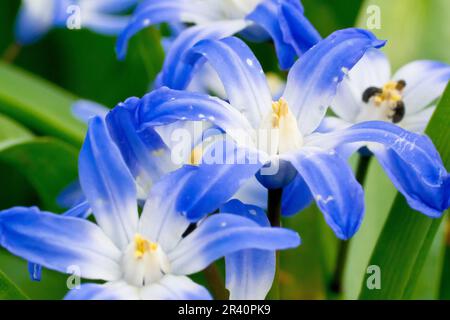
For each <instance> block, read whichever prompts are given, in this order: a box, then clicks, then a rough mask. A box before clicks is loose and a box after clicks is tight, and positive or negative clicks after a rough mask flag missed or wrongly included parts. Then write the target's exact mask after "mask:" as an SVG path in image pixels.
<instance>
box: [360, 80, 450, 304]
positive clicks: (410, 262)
mask: <svg viewBox="0 0 450 320" xmlns="http://www.w3.org/2000/svg"><path fill="white" fill-rule="evenodd" d="M449 123H450V86H449V87H448V88H447V90H446V91H445V93H444V96H443V97H442V99H441V101H440V103H439V104H438V107H437V109H436V111H435V113H434V115H433V117H432V119H431V121H430V124H429V126H428V128H427V131H426V132H427V134H428V136H429V137H430V138H431V139H432V140H433V142H434V144H435V146H436V148H437V149H438V151H439V152H440V154H441V157H442V160H443V162H444V165H445V166H446V167H447V168H448V167H450V145H449V144H448V141H450V127H449V126H448V124H449ZM443 219H444V218H441V219H431V218H428V217H426V216H425V215H423V214H421V213H419V212H416V211H414V210H412V209H410V208H409V207H408V205H407V203H406V201H405V199H404V197H403V196H402V195H400V194H398V195H397V196H396V199H395V202H394V205H393V207H392V208H391V211H390V213H389V216H388V219H387V221H386V224H385V226H384V228H383V231H382V233H381V235H380V238H379V240H378V242H377V244H376V247H375V250H374V253H373V255H372V258H371V259H370V263H369V264H370V265H377V266H379V267H380V269H381V279H382V283H381V289H379V290H378V289H373V290H370V289H369V288H368V287H367V286H366V281H365V280H364V281H363V284H362V289H361V295H360V298H361V299H402V298H410V297H411V296H412V294H413V292H414V289H415V286H416V283H417V280H418V278H419V276H420V272H421V270H422V267H423V265H424V263H425V261H426V258H427V257H428V254H429V251H430V247H431V245H432V243H433V241H434V239H435V237H436V234H437V232H438V230H439V227H440V225H441V223H442V221H443ZM366 278H367V277H366Z"/></svg>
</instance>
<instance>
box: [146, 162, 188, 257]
mask: <svg viewBox="0 0 450 320" xmlns="http://www.w3.org/2000/svg"><path fill="white" fill-rule="evenodd" d="M195 170H196V168H195V167H191V166H185V167H183V168H180V169H179V170H176V171H174V172H172V173H170V174H167V175H165V176H164V177H163V178H162V179H161V180H160V181H159V182H158V183H156V184H155V185H154V186H153V187H152V190H151V192H150V195H149V197H148V199H147V201H146V202H145V206H144V209H143V211H142V215H141V219H140V224H139V229H140V233H142V234H143V235H145V236H147V237H148V238H149V239H151V240H152V241H154V242H158V243H160V244H161V246H162V248H163V249H164V251H165V252H168V251H170V250H172V249H173V247H174V246H176V245H177V244H178V242H180V240H181V238H182V235H183V233H184V232H185V231H186V229H187V228H188V227H189V225H190V221H188V220H187V219H186V217H184V216H183V215H182V214H181V212H180V211H179V210H177V208H176V202H177V199H178V197H179V194H180V193H182V192H183V190H184V189H185V188H186V185H187V183H188V181H189V179H190V178H191V177H192V176H193V175H194V172H195Z"/></svg>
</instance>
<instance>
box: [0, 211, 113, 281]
mask: <svg viewBox="0 0 450 320" xmlns="http://www.w3.org/2000/svg"><path fill="white" fill-rule="evenodd" d="M0 245H1V246H2V247H4V248H5V249H7V250H8V251H10V252H11V253H12V254H14V255H17V256H19V257H22V258H24V259H26V260H29V261H33V262H34V263H36V264H39V265H42V266H45V267H46V268H49V269H52V270H56V271H59V272H63V273H67V272H69V270H68V268H69V267H71V266H77V267H78V268H80V271H81V276H82V277H83V278H88V279H102V280H115V279H118V278H119V277H120V276H121V271H120V266H119V261H120V257H121V252H120V251H119V250H118V249H117V247H115V246H114V244H113V243H112V242H111V240H110V239H109V238H108V237H107V236H106V235H105V234H104V233H103V232H102V230H101V229H100V228H98V227H97V226H96V225H95V224H93V223H92V222H89V221H86V220H83V219H79V218H73V217H65V216H61V215H56V214H52V213H47V212H40V211H39V210H38V209H36V208H20V207H18V208H12V209H9V210H5V211H2V212H1V213H0Z"/></svg>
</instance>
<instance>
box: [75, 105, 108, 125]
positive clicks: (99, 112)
mask: <svg viewBox="0 0 450 320" xmlns="http://www.w3.org/2000/svg"><path fill="white" fill-rule="evenodd" d="M108 111H109V109H108V108H106V107H105V106H102V105H101V104H98V103H96V102H93V101H89V100H78V101H76V102H75V103H74V104H72V114H73V115H74V116H75V117H76V118H77V119H79V120H81V121H83V122H85V123H88V121H89V119H90V118H92V117H94V116H100V117H105V116H106V114H107V113H108Z"/></svg>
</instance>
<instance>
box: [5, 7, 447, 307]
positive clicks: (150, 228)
mask: <svg viewBox="0 0 450 320" xmlns="http://www.w3.org/2000/svg"><path fill="white" fill-rule="evenodd" d="M94 3H95V4H94ZM74 4H75V5H79V6H80V7H81V8H82V12H83V14H84V12H86V13H85V17H86V18H85V19H84V21H83V23H84V25H85V26H86V27H88V28H91V29H93V30H96V31H99V32H104V33H111V32H112V30H115V31H119V33H120V34H119V37H118V41H117V47H116V51H117V53H118V56H119V58H123V57H124V56H125V54H126V50H127V43H128V41H129V40H130V38H131V37H132V36H133V35H135V34H136V33H138V32H139V31H140V30H141V29H144V28H146V27H149V26H151V25H160V24H162V23H165V24H166V25H167V26H168V27H169V29H170V37H168V38H167V39H164V43H165V48H166V60H165V63H164V66H163V68H162V70H161V72H160V74H159V76H158V78H157V80H156V81H155V83H154V84H153V87H152V88H153V89H152V91H151V92H149V93H148V94H146V95H145V96H143V97H142V98H136V97H131V98H129V99H127V100H126V101H124V102H122V103H119V104H118V105H117V106H115V107H114V108H113V109H112V110H107V109H105V108H103V107H102V106H98V105H95V104H92V103H90V102H78V103H77V104H76V106H75V108H74V110H76V113H77V115H78V116H79V117H80V118H83V119H85V120H86V121H87V122H88V131H87V134H86V138H85V141H84V144H83V147H82V149H81V152H80V156H79V183H75V184H74V185H73V186H71V187H70V188H69V189H67V190H65V192H64V194H62V196H61V199H60V200H61V202H62V203H64V204H65V205H66V206H68V211H67V212H65V213H64V214H61V215H57V214H54V213H49V212H43V211H41V210H39V209H38V208H35V207H33V208H24V207H15V208H12V209H9V210H5V211H3V212H1V213H0V245H1V246H2V247H4V248H5V249H7V250H9V251H10V252H11V253H13V254H15V255H17V256H20V257H22V258H24V259H26V260H28V261H30V265H31V270H32V277H33V278H40V276H39V273H40V272H39V271H40V268H41V266H43V267H46V268H49V269H53V270H57V271H59V272H62V273H67V272H69V271H68V270H70V267H71V266H78V267H79V268H80V270H81V276H82V277H83V278H84V279H91V280H101V281H103V283H98V282H96V283H85V284H83V285H82V286H81V288H79V289H72V290H71V291H69V293H68V294H67V296H66V298H67V299H209V298H211V295H210V293H209V292H208V290H207V289H206V288H205V287H203V286H201V285H199V284H196V283H195V282H193V281H192V280H191V279H190V278H189V277H188V275H191V274H194V273H197V272H199V271H202V270H204V269H205V268H207V267H208V266H209V265H211V264H212V263H213V262H214V261H216V260H218V259H220V258H223V257H224V258H225V267H226V287H227V289H228V290H229V292H230V298H232V299H264V298H265V297H266V295H267V293H268V292H269V290H270V288H271V286H272V282H273V279H274V275H275V271H276V251H277V250H284V249H289V248H294V247H297V246H298V245H299V244H300V238H299V236H298V234H297V233H296V232H295V231H293V230H288V229H285V228H281V227H280V214H281V215H284V216H291V215H293V214H296V213H298V212H300V211H302V210H303V209H304V208H306V207H307V206H308V205H309V204H310V203H311V202H313V201H314V202H315V203H316V205H317V206H318V208H319V209H320V210H321V212H322V213H323V215H324V218H325V220H326V222H327V224H328V225H329V226H330V228H332V230H333V232H334V233H335V234H336V236H337V237H338V238H340V239H343V240H346V239H349V238H351V237H352V236H353V235H354V234H355V233H356V232H357V231H358V229H359V227H360V225H361V222H362V219H363V216H364V190H363V187H362V186H361V184H360V181H357V179H356V178H355V175H354V173H353V170H352V168H351V166H350V165H349V162H348V157H349V156H350V155H352V154H353V153H355V152H359V153H361V154H364V156H371V155H374V156H375V157H376V158H377V159H378V161H379V162H380V164H381V165H382V167H383V168H384V170H385V171H386V173H387V175H388V176H389V178H390V179H391V180H392V182H393V184H394V185H395V187H396V188H397V189H398V190H399V191H400V192H401V193H402V194H403V195H404V196H405V198H406V200H407V202H408V204H409V205H410V206H411V207H412V208H413V209H415V210H417V211H419V212H422V213H423V214H425V215H427V216H429V217H432V218H436V217H440V216H441V215H442V213H443V212H444V211H445V210H446V209H447V208H448V207H449V206H450V175H449V174H448V172H447V170H446V169H445V167H444V165H443V163H442V160H441V158H440V156H439V154H438V152H437V151H436V149H435V147H434V145H433V143H432V141H431V140H430V139H429V138H428V137H427V136H426V135H424V134H423V131H424V128H425V127H426V125H427V123H428V121H429V119H430V117H431V114H432V113H433V111H434V108H435V104H434V103H435V101H436V99H438V98H439V97H440V96H441V94H442V92H443V90H444V87H445V85H446V84H447V82H448V80H449V79H450V67H449V66H447V65H445V64H442V63H438V62H432V61H417V62H413V63H411V64H408V65H406V66H405V67H403V68H402V69H400V70H399V71H398V72H397V73H396V74H395V75H394V76H392V77H391V72H390V66H389V62H388V61H387V59H386V57H385V56H384V55H383V53H382V52H381V51H380V48H382V47H383V46H385V44H386V42H385V41H382V40H379V39H377V38H376V37H375V36H374V35H373V34H372V33H371V32H369V31H366V30H362V29H356V28H350V29H344V30H338V31H336V32H334V33H333V34H331V35H329V36H328V37H326V38H325V39H322V38H321V37H320V35H319V34H318V32H317V31H316V30H315V29H314V27H313V26H312V24H311V23H310V22H309V21H308V20H307V18H306V17H305V15H304V10H303V7H302V6H301V4H300V2H299V1H296V0H247V1H243V0H172V1H167V0H144V1H113V0H98V1H83V0H78V1H77V0H67V1H52V0H40V1H36V0H32V1H27V0H24V1H23V6H22V9H21V11H20V14H19V18H18V24H17V25H18V28H17V36H18V40H20V41H21V42H23V43H24V44H26V43H30V42H32V41H34V40H37V38H38V37H39V36H40V35H41V34H42V33H43V32H45V31H47V30H48V29H49V28H50V27H52V26H60V25H61V23H63V22H64V21H65V18H66V14H67V11H66V9H67V6H69V5H74ZM134 6H136V8H135V11H134V13H133V14H132V16H131V17H127V16H123V15H122V16H121V15H118V14H117V13H122V12H124V11H125V12H126V10H127V9H129V8H132V7H134ZM125 21H126V22H125ZM124 22H125V23H124ZM31 25H33V26H34V27H30V26H31ZM115 31H114V32H115ZM236 34H239V35H240V36H241V37H240V38H237V37H235V36H233V35H236ZM242 39H244V40H242ZM267 40H271V41H273V43H274V47H275V52H276V55H277V57H278V61H279V66H280V68H281V69H285V70H288V75H287V82H286V84H285V86H283V87H284V90H283V92H282V93H281V94H276V96H275V97H274V96H273V93H272V91H273V90H272V91H271V90H270V84H269V82H270V81H269V79H268V78H267V76H266V74H265V73H264V70H263V68H262V66H261V64H260V63H259V61H258V59H257V58H256V56H255V55H254V54H253V52H252V51H251V49H250V48H249V47H248V45H247V43H246V42H244V41H249V42H252V41H267ZM205 72H208V74H210V75H211V74H212V75H213V76H214V77H215V78H214V80H211V81H204V80H205V79H211V78H210V77H208V76H207V75H206V73H205ZM199 80H200V81H201V82H202V85H196V86H193V84H194V83H195V82H196V81H199ZM202 80H203V81H202ZM214 81H215V82H216V84H215V85H214V84H213V83H212V82H214ZM207 82H208V83H207ZM197 84H198V83H197ZM212 86H213V87H221V88H222V89H223V92H222V94H217V95H215V94H214V93H211V87H212ZM194 88H195V89H194ZM329 107H331V110H332V111H333V112H334V116H330V115H329V114H330V113H327V111H329V109H330V108H329ZM175 158H177V159H175ZM75 193H76V194H77V195H78V196H77V197H74V194H75ZM74 199H75V200H74ZM44 281H45V280H44Z"/></svg>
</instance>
